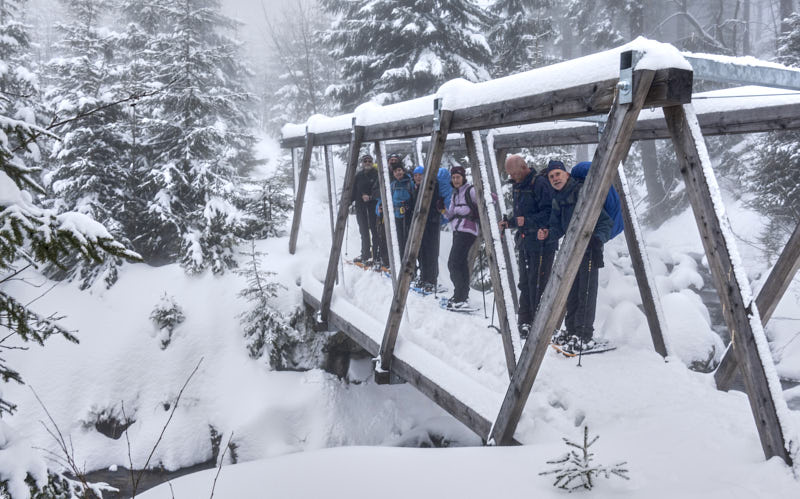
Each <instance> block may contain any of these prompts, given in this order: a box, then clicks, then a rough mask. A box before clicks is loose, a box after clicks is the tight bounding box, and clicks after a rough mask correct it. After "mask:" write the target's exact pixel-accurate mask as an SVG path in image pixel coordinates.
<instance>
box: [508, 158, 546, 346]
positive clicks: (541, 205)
mask: <svg viewBox="0 0 800 499" xmlns="http://www.w3.org/2000/svg"><path fill="white" fill-rule="evenodd" d="M505 167H506V173H508V176H509V177H511V180H513V181H514V190H513V206H514V212H513V214H512V217H511V219H510V220H509V221H507V222H506V221H502V222H501V224H500V228H501V230H502V229H504V228H507V227H509V226H511V227H514V228H516V229H517V233H516V235H515V238H514V243H515V246H516V247H517V250H518V253H519V314H518V316H517V324H518V327H519V334H520V336H521V337H522V339H525V338H527V337H528V333H529V332H530V329H531V323H532V322H533V318H534V316H535V315H536V310H537V308H539V300H540V299H541V297H542V293H543V292H544V288H545V286H546V285H547V280H548V279H549V278H550V270H551V269H552V267H553V258H554V257H555V254H556V249H557V248H558V239H556V238H553V237H547V238H545V239H544V240H540V239H538V237H537V236H538V232H539V229H547V227H548V223H549V221H550V211H551V208H552V203H553V192H554V191H553V188H552V187H551V186H550V182H549V181H548V180H547V169H544V171H543V174H537V173H536V171H534V170H533V169H531V168H529V167H528V165H527V164H526V163H525V160H524V159H523V158H522V156H519V155H513V156H509V157H508V159H507V160H506V165H505Z"/></svg>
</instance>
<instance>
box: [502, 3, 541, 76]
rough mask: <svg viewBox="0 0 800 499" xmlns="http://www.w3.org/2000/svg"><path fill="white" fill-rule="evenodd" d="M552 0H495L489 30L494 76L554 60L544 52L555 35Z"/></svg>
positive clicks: (527, 68) (512, 72) (531, 67)
mask: <svg viewBox="0 0 800 499" xmlns="http://www.w3.org/2000/svg"><path fill="white" fill-rule="evenodd" d="M552 6H553V1H552V0H497V2H495V3H494V4H493V5H492V8H491V10H492V12H493V13H494V14H495V16H496V17H495V21H494V24H493V27H492V29H491V31H490V32H489V44H490V45H491V47H492V56H493V60H494V65H493V71H492V74H493V75H494V76H495V77H501V76H506V75H509V74H514V73H519V72H522V71H527V70H529V69H533V68H537V67H540V66H545V65H547V64H550V63H552V62H554V58H553V57H552V56H548V55H547V52H546V46H547V43H548V42H549V41H550V40H552V39H553V38H555V36H556V34H557V33H556V29H555V23H554V22H553V18H552V9H551V7H552Z"/></svg>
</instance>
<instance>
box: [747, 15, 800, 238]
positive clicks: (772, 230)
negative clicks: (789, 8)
mask: <svg viewBox="0 0 800 499" xmlns="http://www.w3.org/2000/svg"><path fill="white" fill-rule="evenodd" d="M784 22H785V24H786V25H787V27H788V30H787V31H786V32H785V33H784V34H782V35H781V36H780V37H779V38H778V57H777V60H778V62H781V63H783V64H786V65H788V66H793V67H800V14H792V15H791V16H789V17H788V18H787V19H785V21H784ZM753 149H754V150H756V151H758V152H757V160H756V161H755V164H754V165H750V168H749V169H748V170H747V171H746V175H747V177H746V178H747V182H748V184H749V189H748V190H749V191H750V192H751V193H752V194H753V198H752V201H751V204H752V206H754V207H755V208H757V209H758V210H760V211H761V212H762V213H763V214H764V215H766V216H767V217H768V218H769V223H768V224H767V226H766V227H765V228H764V232H763V240H764V242H765V243H766V244H767V247H768V248H770V249H775V248H777V247H778V246H781V244H780V242H781V241H782V240H784V239H785V237H784V236H788V234H790V233H791V231H793V230H794V228H795V227H796V225H797V223H798V220H800V169H798V168H797V164H798V162H799V161H800V132H798V131H796V130H791V131H780V132H770V133H768V134H766V135H765V136H764V137H763V138H762V139H760V140H759V141H758V142H757V144H756V146H755V147H754V148H753ZM765 172H768V173H767V174H765Z"/></svg>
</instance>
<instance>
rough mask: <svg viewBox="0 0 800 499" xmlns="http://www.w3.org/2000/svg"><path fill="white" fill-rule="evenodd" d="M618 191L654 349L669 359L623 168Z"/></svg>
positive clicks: (619, 172) (661, 317)
mask: <svg viewBox="0 0 800 499" xmlns="http://www.w3.org/2000/svg"><path fill="white" fill-rule="evenodd" d="M626 155H627V153H626ZM614 188H615V189H616V190H617V193H618V194H619V199H620V204H621V205H622V218H623V221H624V222H625V242H626V243H627V245H628V253H629V254H630V256H631V264H632V265H633V274H634V275H635V276H636V285H637V286H638V287H639V295H640V296H641V297H642V308H644V315H645V316H646V317H647V325H648V327H649V328H650V337H651V338H652V340H653V347H654V348H655V349H656V352H658V353H659V354H660V355H661V356H662V357H666V356H667V355H669V352H668V350H667V345H666V343H665V341H664V311H663V310H662V308H661V300H660V298H659V297H658V296H657V293H658V288H657V287H656V283H655V280H654V279H653V278H654V276H655V274H654V273H653V270H652V268H651V267H650V260H649V259H648V258H647V253H646V249H645V247H644V246H642V245H640V244H639V242H640V241H644V238H643V234H642V228H641V226H640V225H639V219H638V217H636V210H635V208H634V206H633V202H632V200H631V196H630V190H629V189H628V181H627V180H626V178H625V171H624V170H623V169H622V165H620V166H619V167H618V168H617V175H616V176H615V177H614Z"/></svg>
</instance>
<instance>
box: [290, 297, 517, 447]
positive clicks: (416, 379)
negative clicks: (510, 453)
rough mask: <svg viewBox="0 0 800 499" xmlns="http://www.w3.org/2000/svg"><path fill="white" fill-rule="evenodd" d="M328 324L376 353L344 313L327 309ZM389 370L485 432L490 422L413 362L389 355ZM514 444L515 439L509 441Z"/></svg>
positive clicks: (469, 425)
mask: <svg viewBox="0 0 800 499" xmlns="http://www.w3.org/2000/svg"><path fill="white" fill-rule="evenodd" d="M303 301H304V302H305V303H307V304H308V305H309V306H311V307H313V308H314V309H319V308H320V302H319V301H318V300H317V299H316V298H315V297H314V295H312V294H311V293H309V292H307V291H306V290H303ZM328 326H329V327H330V328H334V329H337V330H339V331H343V332H344V333H345V334H346V335H347V336H348V337H349V338H351V339H352V340H353V341H355V342H356V343H357V344H358V345H359V346H361V348H363V349H364V350H366V351H367V352H369V354H370V355H372V356H377V355H378V352H379V350H380V347H379V345H378V343H377V342H376V341H374V340H373V339H372V338H371V337H370V336H369V335H367V334H366V333H365V332H363V331H361V330H359V329H358V328H357V327H355V326H354V325H352V324H351V323H349V322H348V321H347V319H345V318H344V317H341V316H339V315H338V314H336V313H335V312H333V311H331V312H330V313H329V318H328ZM391 365H392V372H393V373H395V374H396V375H398V376H400V377H401V378H403V379H404V380H406V381H407V382H408V383H409V384H410V385H411V386H413V387H414V388H416V389H417V390H419V391H420V392H421V393H422V394H423V395H425V396H426V397H428V398H429V399H431V400H432V401H433V402H434V403H436V404H437V405H438V406H439V407H441V408H442V409H444V410H445V411H447V412H448V413H449V414H450V415H451V416H453V417H454V418H456V419H457V420H458V421H460V422H461V423H462V424H464V426H466V427H467V428H469V429H470V430H472V431H473V432H475V433H476V434H477V435H478V436H479V437H481V438H485V437H486V435H488V434H489V430H490V428H491V426H492V422H491V421H490V420H488V419H486V418H485V417H484V416H482V415H481V414H480V413H478V412H477V411H475V410H474V409H472V408H471V407H469V406H468V405H467V404H466V403H464V402H462V401H461V400H460V399H459V398H458V397H455V396H454V395H452V394H451V393H449V392H448V391H447V390H445V389H444V388H443V387H442V386H441V385H439V384H438V383H436V381H435V380H433V379H431V378H429V377H427V376H425V375H423V374H422V373H420V372H419V371H417V370H416V369H415V368H414V367H413V366H411V365H410V364H408V363H407V362H405V361H404V360H402V359H399V358H397V357H396V356H394V355H393V356H392V360H391ZM511 443H512V444H513V445H518V444H519V442H517V441H513V442H511Z"/></svg>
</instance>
